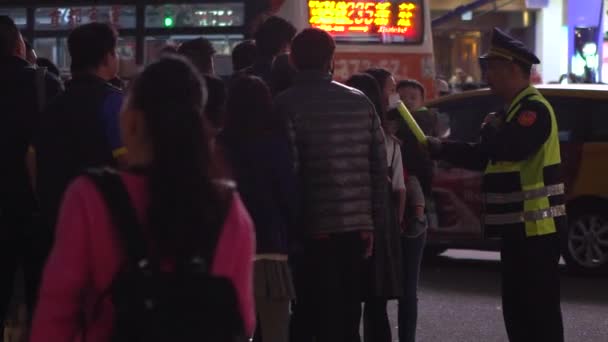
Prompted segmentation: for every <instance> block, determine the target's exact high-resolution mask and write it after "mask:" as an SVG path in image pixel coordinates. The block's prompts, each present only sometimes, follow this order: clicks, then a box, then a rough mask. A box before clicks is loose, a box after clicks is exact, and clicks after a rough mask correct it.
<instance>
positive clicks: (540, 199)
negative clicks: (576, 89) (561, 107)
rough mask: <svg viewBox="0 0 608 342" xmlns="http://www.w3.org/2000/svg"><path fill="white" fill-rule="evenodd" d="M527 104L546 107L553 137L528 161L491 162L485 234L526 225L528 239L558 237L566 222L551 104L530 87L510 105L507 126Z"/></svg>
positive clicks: (554, 122)
mask: <svg viewBox="0 0 608 342" xmlns="http://www.w3.org/2000/svg"><path fill="white" fill-rule="evenodd" d="M525 101H533V102H537V103H536V105H538V103H540V104H541V105H542V106H544V107H546V109H547V110H548V112H549V115H550V119H551V131H550V134H549V136H548V138H547V139H546V141H545V142H544V144H543V145H542V147H541V148H540V149H538V151H536V152H535V153H534V154H533V155H532V156H531V157H529V158H528V159H525V160H521V161H515V162H513V161H510V162H507V161H490V162H488V165H487V167H486V169H485V177H484V178H488V177H492V178H493V182H492V184H494V185H492V186H491V187H487V186H486V187H485V208H486V210H485V215H484V223H485V226H486V230H487V229H488V228H489V227H494V228H499V229H517V228H516V227H521V226H522V225H523V226H524V227H525V234H526V236H528V237H530V236H540V235H546V234H552V233H555V232H556V231H557V224H556V220H557V219H560V218H562V217H563V218H565V215H566V207H565V205H564V193H565V189H564V185H563V183H562V182H561V175H560V165H561V157H560V146H559V137H558V126H557V120H556V117H555V113H554V111H553V108H552V107H551V104H549V102H548V101H547V100H546V99H545V98H544V97H543V96H542V95H541V94H540V93H539V92H538V90H537V89H535V88H534V87H532V86H530V87H528V88H527V89H525V90H524V91H523V92H522V93H520V94H519V95H518V96H517V97H516V98H515V99H514V100H513V102H512V103H511V106H510V107H509V109H508V112H507V115H506V118H505V124H507V125H508V124H513V120H514V119H515V117H516V116H517V114H518V113H519V112H520V110H521V109H522V105H523V104H524V102H525ZM514 138H516V137H514ZM503 180H504V182H502V181H503ZM514 182H515V183H517V182H518V184H513V183H514ZM500 184H503V185H500Z"/></svg>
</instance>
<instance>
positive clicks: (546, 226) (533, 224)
mask: <svg viewBox="0 0 608 342" xmlns="http://www.w3.org/2000/svg"><path fill="white" fill-rule="evenodd" d="M555 232H557V228H556V226H555V220H554V219H553V218H547V219H544V220H540V221H527V222H526V236H527V237H531V236H542V235H547V234H553V233H555Z"/></svg>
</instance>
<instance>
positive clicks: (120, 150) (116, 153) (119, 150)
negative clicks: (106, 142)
mask: <svg viewBox="0 0 608 342" xmlns="http://www.w3.org/2000/svg"><path fill="white" fill-rule="evenodd" d="M125 154H127V148H126V147H120V148H117V149H115V150H114V151H112V156H114V158H118V157H121V156H124V155H125Z"/></svg>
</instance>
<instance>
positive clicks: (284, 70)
mask: <svg viewBox="0 0 608 342" xmlns="http://www.w3.org/2000/svg"><path fill="white" fill-rule="evenodd" d="M270 74H271V76H270V77H271V79H272V89H271V91H272V92H273V95H278V94H280V93H281V92H283V91H285V90H287V89H289V87H291V86H292V85H293V81H294V79H295V75H296V74H297V71H296V69H295V68H294V67H293V65H291V63H290V62H289V55H288V54H283V55H279V56H277V58H276V59H275V60H274V63H273V64H272V69H271V71H270Z"/></svg>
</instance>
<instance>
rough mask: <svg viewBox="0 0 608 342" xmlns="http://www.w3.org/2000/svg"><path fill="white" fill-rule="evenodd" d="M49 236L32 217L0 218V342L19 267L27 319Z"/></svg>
mask: <svg viewBox="0 0 608 342" xmlns="http://www.w3.org/2000/svg"><path fill="white" fill-rule="evenodd" d="M50 236H51V233H50V232H48V230H46V229H43V226H42V225H41V224H40V223H39V222H37V221H35V220H34V219H32V217H27V216H21V217H4V218H1V219H0V272H1V273H2V275H1V276H0V341H2V339H3V337H4V321H5V319H6V316H7V314H8V310H9V304H10V302H11V298H12V297H13V290H14V285H15V277H16V274H17V271H18V269H19V267H20V266H21V268H22V269H23V275H24V281H25V284H24V285H25V291H24V292H25V303H26V304H27V309H28V315H29V317H30V318H31V315H32V313H33V310H34V307H35V305H36V299H37V297H38V287H39V285H40V280H41V277H42V269H43V268H44V263H45V261H46V257H47V255H48V252H49V249H50V245H51V237H50Z"/></svg>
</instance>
